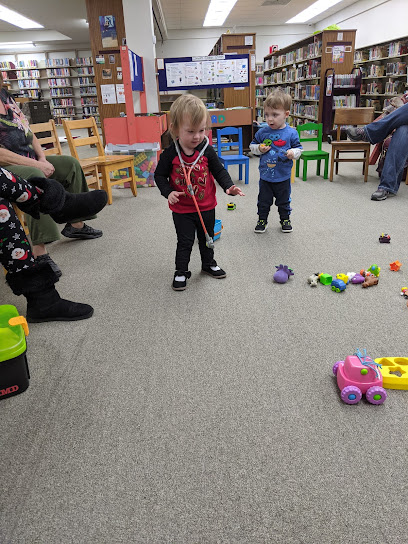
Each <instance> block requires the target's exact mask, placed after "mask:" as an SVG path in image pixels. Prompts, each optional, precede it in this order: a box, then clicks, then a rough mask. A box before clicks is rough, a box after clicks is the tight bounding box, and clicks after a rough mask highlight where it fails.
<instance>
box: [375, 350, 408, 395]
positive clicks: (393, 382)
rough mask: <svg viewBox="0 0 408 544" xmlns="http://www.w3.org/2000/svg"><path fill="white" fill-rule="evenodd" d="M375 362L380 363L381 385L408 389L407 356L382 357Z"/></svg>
mask: <svg viewBox="0 0 408 544" xmlns="http://www.w3.org/2000/svg"><path fill="white" fill-rule="evenodd" d="M375 362H376V363H378V364H380V365H381V374H382V376H383V387H385V388H386V389H407V390H408V357H382V358H380V359H375Z"/></svg>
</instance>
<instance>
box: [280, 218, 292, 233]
mask: <svg viewBox="0 0 408 544" xmlns="http://www.w3.org/2000/svg"><path fill="white" fill-rule="evenodd" d="M280 224H281V231H282V232H292V230H293V228H292V224H291V222H290V219H284V220H283V221H281V222H280Z"/></svg>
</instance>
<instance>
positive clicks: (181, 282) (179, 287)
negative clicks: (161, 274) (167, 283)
mask: <svg viewBox="0 0 408 544" xmlns="http://www.w3.org/2000/svg"><path fill="white" fill-rule="evenodd" d="M176 278H178V279H176ZM183 278H184V279H183ZM189 278H191V272H183V271H182V270H176V271H175V272H174V279H173V285H172V286H171V287H172V289H173V291H184V290H185V288H186V287H187V280H188V279H189Z"/></svg>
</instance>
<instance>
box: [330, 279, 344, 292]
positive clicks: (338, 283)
mask: <svg viewBox="0 0 408 544" xmlns="http://www.w3.org/2000/svg"><path fill="white" fill-rule="evenodd" d="M330 285H331V289H332V291H336V293H341V292H342V291H344V290H345V289H346V287H347V286H346V284H345V283H344V281H343V280H333V281H332V282H331V284H330Z"/></svg>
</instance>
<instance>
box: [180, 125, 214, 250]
mask: <svg viewBox="0 0 408 544" xmlns="http://www.w3.org/2000/svg"><path fill="white" fill-rule="evenodd" d="M204 138H205V140H206V142H205V145H204V147H203V148H202V150H201V151H200V153H199V154H198V157H197V158H196V160H195V161H194V162H192V163H187V162H185V161H184V160H183V158H182V157H181V152H180V147H179V145H178V142H177V140H174V145H175V146H176V151H177V155H178V158H179V160H180V164H181V167H182V168H183V174H184V177H185V179H186V184H187V190H188V192H189V193H190V195H191V198H192V199H193V202H194V206H195V207H196V210H197V213H198V217H199V218H200V221H201V226H202V227H203V231H204V235H205V240H206V242H205V245H206V246H207V247H209V248H211V249H214V240H213V239H212V238H211V236H210V235H209V234H208V232H207V229H206V228H205V225H204V221H203V218H202V215H201V212H200V208H199V207H198V204H197V200H196V197H195V194H194V189H193V186H192V184H191V171H192V170H193V168H194V166H195V165H196V164H197V162H198V161H199V160H200V159H201V157H202V156H203V155H204V151H205V150H206V149H207V147H208V145H209V143H210V142H209V139H208V138H207V136H204Z"/></svg>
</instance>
